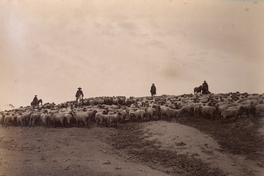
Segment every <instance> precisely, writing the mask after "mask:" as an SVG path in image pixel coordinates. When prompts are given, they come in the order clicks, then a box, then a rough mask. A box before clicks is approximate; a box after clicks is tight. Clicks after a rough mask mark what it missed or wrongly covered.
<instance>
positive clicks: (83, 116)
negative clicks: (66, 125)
mask: <svg viewBox="0 0 264 176" xmlns="http://www.w3.org/2000/svg"><path fill="white" fill-rule="evenodd" d="M72 115H73V118H74V119H75V120H76V124H77V127H79V122H84V124H85V127H86V128H89V121H91V120H90V119H89V116H88V113H87V112H85V111H83V112H75V111H72Z"/></svg>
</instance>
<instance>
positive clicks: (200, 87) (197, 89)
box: [194, 86, 202, 94]
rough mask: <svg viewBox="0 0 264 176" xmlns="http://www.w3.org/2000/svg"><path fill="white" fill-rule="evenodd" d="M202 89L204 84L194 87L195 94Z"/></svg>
mask: <svg viewBox="0 0 264 176" xmlns="http://www.w3.org/2000/svg"><path fill="white" fill-rule="evenodd" d="M201 91H202V86H199V87H195V88H194V94H195V93H200V92H201Z"/></svg>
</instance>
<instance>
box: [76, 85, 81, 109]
mask: <svg viewBox="0 0 264 176" xmlns="http://www.w3.org/2000/svg"><path fill="white" fill-rule="evenodd" d="M81 89H82V88H81V87H79V88H78V90H77V92H76V94H75V97H76V104H77V105H78V100H79V99H81V100H80V101H83V92H82V90H81Z"/></svg>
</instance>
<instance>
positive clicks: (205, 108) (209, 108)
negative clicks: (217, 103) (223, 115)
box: [201, 106, 216, 120]
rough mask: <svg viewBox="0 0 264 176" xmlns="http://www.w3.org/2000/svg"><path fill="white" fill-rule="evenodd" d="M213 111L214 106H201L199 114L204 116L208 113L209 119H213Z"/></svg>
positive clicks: (214, 109)
mask: <svg viewBox="0 0 264 176" xmlns="http://www.w3.org/2000/svg"><path fill="white" fill-rule="evenodd" d="M215 113H216V107H214V106H202V107H201V114H202V115H204V116H206V115H209V116H210V117H211V120H212V119H213V117H214V115H215Z"/></svg>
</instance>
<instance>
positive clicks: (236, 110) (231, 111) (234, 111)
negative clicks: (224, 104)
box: [221, 106, 244, 123]
mask: <svg viewBox="0 0 264 176" xmlns="http://www.w3.org/2000/svg"><path fill="white" fill-rule="evenodd" d="M243 110H244V108H243V106H239V107H230V108H228V109H225V110H223V111H222V112H221V116H222V118H221V123H222V122H223V121H224V120H225V119H226V118H231V117H235V119H237V117H238V116H239V115H241V114H242V112H243Z"/></svg>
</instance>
